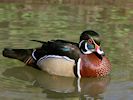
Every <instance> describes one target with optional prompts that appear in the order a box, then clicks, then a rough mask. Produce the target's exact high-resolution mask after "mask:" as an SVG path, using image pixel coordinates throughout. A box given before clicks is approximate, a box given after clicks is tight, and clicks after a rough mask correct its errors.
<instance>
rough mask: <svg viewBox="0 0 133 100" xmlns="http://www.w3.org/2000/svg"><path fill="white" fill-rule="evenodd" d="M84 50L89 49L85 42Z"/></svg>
mask: <svg viewBox="0 0 133 100" xmlns="http://www.w3.org/2000/svg"><path fill="white" fill-rule="evenodd" d="M85 50H87V51H88V50H89V49H88V47H87V42H86V43H85Z"/></svg>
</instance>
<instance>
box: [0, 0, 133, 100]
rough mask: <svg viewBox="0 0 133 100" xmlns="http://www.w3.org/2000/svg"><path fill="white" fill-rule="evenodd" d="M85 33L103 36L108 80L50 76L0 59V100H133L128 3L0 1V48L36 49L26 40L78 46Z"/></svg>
mask: <svg viewBox="0 0 133 100" xmlns="http://www.w3.org/2000/svg"><path fill="white" fill-rule="evenodd" d="M86 29H92V30H95V31H97V32H99V33H100V34H101V37H102V48H103V49H104V51H105V53H106V55H107V56H108V58H109V59H110V61H111V63H112V72H111V74H110V76H107V77H104V78H100V79H81V80H78V79H76V78H65V77H57V76H50V75H48V74H47V73H45V72H42V71H39V70H36V69H33V68H31V67H29V66H25V65H24V64H23V63H21V62H19V61H18V60H13V59H8V58H4V57H3V56H2V55H0V100H4V99H5V100H133V33H132V32H133V1H132V0H126V1H125V0H119V1H116V0H1V1H0V53H2V50H3V48H5V47H12V48H35V47H39V46H40V44H39V43H35V42H31V41H29V40H32V39H37V40H43V41H47V40H51V39H66V40H70V41H78V40H79V35H80V33H81V32H82V31H84V30H86Z"/></svg>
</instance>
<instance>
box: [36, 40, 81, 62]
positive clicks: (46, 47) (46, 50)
mask: <svg viewBox="0 0 133 100" xmlns="http://www.w3.org/2000/svg"><path fill="white" fill-rule="evenodd" d="M34 41H36V42H40V43H42V47H41V48H40V49H37V50H36V52H35V57H36V58H38V59H39V58H41V57H43V56H45V55H59V56H67V57H69V58H71V59H74V60H76V61H77V60H78V58H79V55H80V53H81V52H80V50H79V48H78V43H75V42H70V41H66V40H51V41H48V42H43V41H38V40H34Z"/></svg>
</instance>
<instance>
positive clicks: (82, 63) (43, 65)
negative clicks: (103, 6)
mask: <svg viewBox="0 0 133 100" xmlns="http://www.w3.org/2000/svg"><path fill="white" fill-rule="evenodd" d="M32 41H36V42H40V43H42V46H41V47H38V48H35V49H11V48H5V49H4V50H3V56H5V57H8V58H14V59H18V60H20V61H22V62H24V63H25V64H27V65H30V66H32V67H34V68H37V69H41V70H43V71H46V72H48V73H49V74H52V75H59V76H66V77H74V76H76V77H79V78H80V77H101V76H106V75H108V74H109V73H110V71H111V64H110V61H109V60H108V58H107V57H106V56H105V53H104V52H103V50H102V49H101V47H100V42H101V40H100V36H99V34H98V33H97V32H95V31H93V30H86V31H84V32H83V33H81V36H80V40H79V43H75V42H70V41H66V40H51V41H47V42H44V41H38V40H32Z"/></svg>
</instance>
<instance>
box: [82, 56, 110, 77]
mask: <svg viewBox="0 0 133 100" xmlns="http://www.w3.org/2000/svg"><path fill="white" fill-rule="evenodd" d="M80 59H81V61H80V75H81V77H99V76H106V75H107V74H109V72H110V70H111V64H110V62H109V60H108V59H107V58H106V57H105V56H102V59H100V58H99V57H97V55H96V54H95V53H91V54H86V55H81V56H80Z"/></svg>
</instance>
